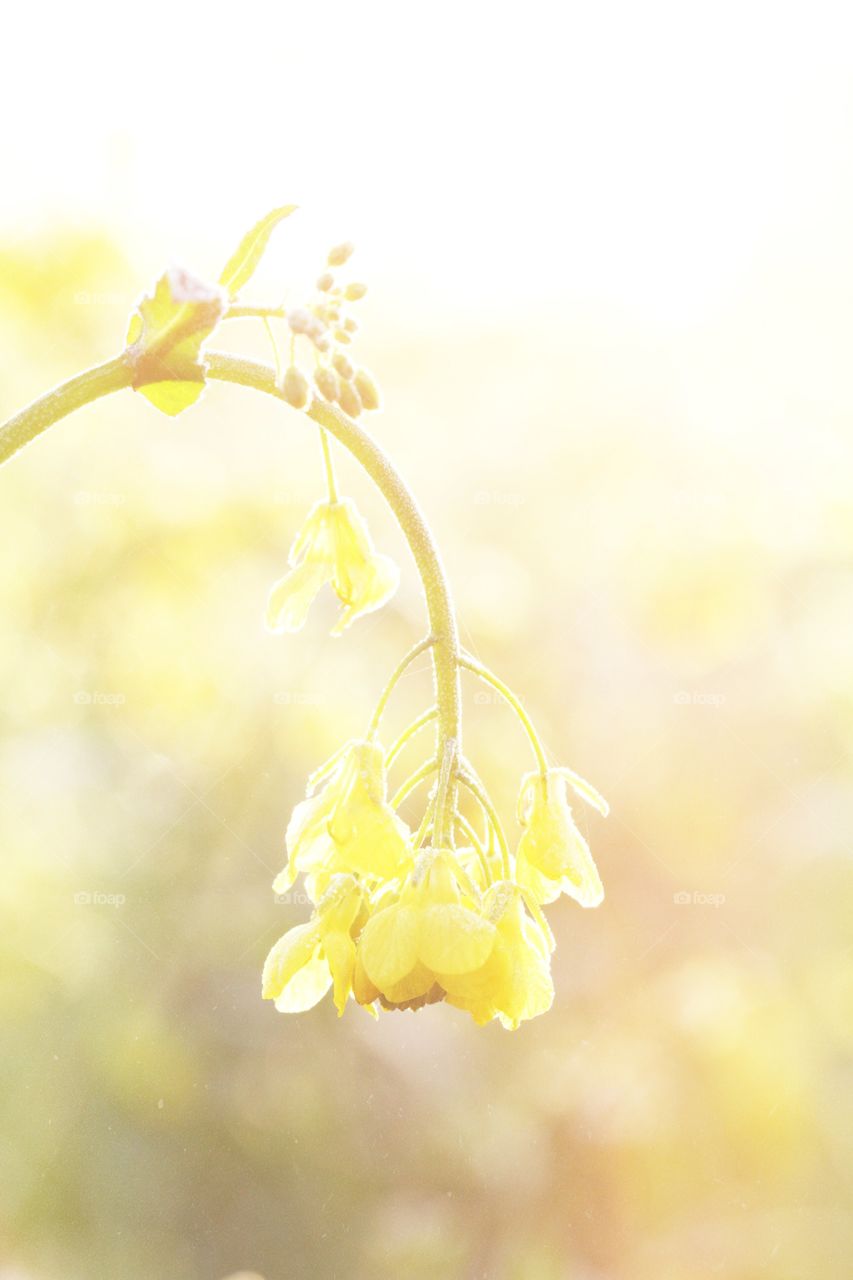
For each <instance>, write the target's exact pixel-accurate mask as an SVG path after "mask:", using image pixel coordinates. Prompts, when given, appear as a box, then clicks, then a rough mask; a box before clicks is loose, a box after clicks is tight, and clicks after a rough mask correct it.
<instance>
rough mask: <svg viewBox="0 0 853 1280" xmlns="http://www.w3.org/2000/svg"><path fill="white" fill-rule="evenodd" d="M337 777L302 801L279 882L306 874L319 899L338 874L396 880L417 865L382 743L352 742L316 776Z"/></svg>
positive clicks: (277, 885) (279, 888) (278, 886)
mask: <svg viewBox="0 0 853 1280" xmlns="http://www.w3.org/2000/svg"><path fill="white" fill-rule="evenodd" d="M330 768H331V775H332V776H331V777H330V778H329V780H328V781H327V782H326V785H325V787H324V788H323V790H322V791H321V792H320V794H319V795H316V796H310V797H309V799H307V800H303V801H301V802H300V803H299V804H298V805H297V806H296V808H295V809H294V811H293V815H292V817H291V819H290V822H289V824H288V827H287V835H286V837H285V840H286V844H287V851H288V855H289V860H288V863H287V866H286V867H285V869H284V870H283V871H282V872H281V874H280V875H279V876H277V877H276V880H275V882H274V884H273V888H274V890H275V892H276V893H283V892H284V891H285V890H286V889H289V888H290V886H291V885H292V884H293V882H294V880H295V879H296V877H297V875H298V874H299V873H300V872H302V873H305V874H306V875H308V876H310V877H311V883H310V884H309V892H311V891H312V890H315V892H312V896H313V897H316V893H317V892H320V893H321V892H322V891H323V889H324V887H325V883H326V882H327V881H328V877H329V876H331V875H333V874H335V873H336V872H349V873H351V874H353V875H358V876H364V877H373V878H376V879H381V880H392V879H395V878H396V877H397V876H400V875H405V874H406V873H407V872H408V871H409V870H410V868H411V865H412V854H411V851H410V849H409V843H408V841H409V829H408V827H407V826H406V824H405V822H403V820H402V819H401V818H398V817H397V815H396V813H395V812H394V810H393V809H392V808H391V806H390V804H388V802H387V800H386V794H387V783H386V775H385V756H384V754H383V751H382V748H381V747H380V746H379V744H378V743H376V742H350V743H348V744H347V745H346V747H344V749H343V750H342V751H341V752H340V753H338V755H337V756H333V757H332V760H331V761H330V764H329V766H326V767H325V768H324V769H321V770H319V771H318V774H317V775H315V776H317V777H319V778H322V777H323V775H324V773H326V772H327V771H328V770H329V769H330Z"/></svg>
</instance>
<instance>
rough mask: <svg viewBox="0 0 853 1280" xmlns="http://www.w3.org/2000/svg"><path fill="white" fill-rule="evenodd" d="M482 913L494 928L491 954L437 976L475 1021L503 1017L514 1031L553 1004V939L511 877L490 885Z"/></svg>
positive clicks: (450, 996) (449, 996)
mask: <svg viewBox="0 0 853 1280" xmlns="http://www.w3.org/2000/svg"><path fill="white" fill-rule="evenodd" d="M483 913H484V915H485V917H486V919H487V920H489V921H490V923H491V924H493V925H494V927H495V930H496V936H495V945H494V947H493V948H492V951H491V953H490V955H489V957H488V959H487V960H486V961H485V963H484V964H483V965H481V967H480V968H479V969H474V970H472V971H470V972H468V973H463V974H458V975H450V974H441V975H440V976H439V981H440V982H441V985H442V986H443V987H444V990H445V991H446V993H447V1001H448V1003H449V1004H452V1005H455V1006H456V1007H457V1008H458V1009H465V1010H466V1011H467V1012H468V1013H470V1014H471V1016H472V1018H473V1019H474V1021H475V1022H476V1023H478V1024H480V1025H482V1024H483V1023H486V1022H490V1021H491V1019H492V1018H499V1019H500V1021H501V1023H502V1024H503V1025H504V1026H505V1027H507V1028H508V1029H509V1030H513V1031H514V1030H515V1029H516V1028H517V1027H518V1026H519V1024H520V1023H521V1022H523V1021H525V1020H526V1019H528V1018H535V1017H536V1016H537V1015H538V1014H540V1013H547V1012H548V1010H549V1009H550V1008H551V1005H552V1003H553V1000H554V983H553V982H552V980H551V952H552V950H553V946H554V943H553V938H552V937H551V932H550V930H549V929H548V926H547V924H546V923H545V919H544V916H542V914H541V912H538V913H537V915H538V918H536V917H534V915H533V914H531V912H530V910H529V909H528V907H527V906H526V904H525V901H524V893H523V891H522V890H521V889H519V887H518V885H515V884H512V883H511V882H509V881H507V880H499V881H498V882H497V883H496V884H493V885H492V887H491V888H490V889H489V891H488V893H487V894H486V897H485V901H484V903H483Z"/></svg>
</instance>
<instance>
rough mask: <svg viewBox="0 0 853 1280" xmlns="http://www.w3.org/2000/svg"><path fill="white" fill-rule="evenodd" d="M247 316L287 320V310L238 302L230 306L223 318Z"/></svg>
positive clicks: (230, 318)
mask: <svg viewBox="0 0 853 1280" xmlns="http://www.w3.org/2000/svg"><path fill="white" fill-rule="evenodd" d="M245 316H260V317H261V319H262V320H266V319H268V318H270V317H272V318H273V319H276V320H286V319H287V311H286V310H285V308H284V307H244V306H242V305H240V304H237V305H232V306H230V307H229V308H228V310H227V311H226V312H225V315H224V316H223V317H222V319H223V320H239V319H241V318H243V317H245Z"/></svg>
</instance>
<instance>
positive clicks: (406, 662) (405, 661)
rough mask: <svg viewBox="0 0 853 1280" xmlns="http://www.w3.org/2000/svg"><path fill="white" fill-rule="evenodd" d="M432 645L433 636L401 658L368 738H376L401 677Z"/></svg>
mask: <svg viewBox="0 0 853 1280" xmlns="http://www.w3.org/2000/svg"><path fill="white" fill-rule="evenodd" d="M431 644H432V636H425V637H424V639H423V640H419V641H418V643H417V644H416V645H413V646H412V648H411V649H410V650H409V652H408V653H407V654H406V656H405V657H404V658H401V660H400V661H399V662H398V663H397V665H396V667H395V668H394V670H393V671H392V673H391V678H390V680H389V681H388V683H387V684H386V686H385V688H384V689H383V690H382V695H381V697H380V699H379V701H378V702H377V704H376V710H375V711H374V713H373V715H372V716H371V719H370V724H369V725H368V728H367V736H368V738H372V737H374V735H375V734H376V732H377V730H378V729H379V722H380V721H381V719H382V715H383V712H384V711H385V708H386V707H387V705H388V699H389V698H390V697H391V694H392V693H393V692H394V690H395V688H396V687H397V682H398V680H399V679H400V677H401V676H402V675H404V674H405V673H406V671H407V670H408V669H409V667H410V666H411V664H412V663H413V662H414V660H415V658H417V657H420V655H421V654H422V653H423V651H424V649H428V648H429V647H430V645H431ZM389 763H390V758H389Z"/></svg>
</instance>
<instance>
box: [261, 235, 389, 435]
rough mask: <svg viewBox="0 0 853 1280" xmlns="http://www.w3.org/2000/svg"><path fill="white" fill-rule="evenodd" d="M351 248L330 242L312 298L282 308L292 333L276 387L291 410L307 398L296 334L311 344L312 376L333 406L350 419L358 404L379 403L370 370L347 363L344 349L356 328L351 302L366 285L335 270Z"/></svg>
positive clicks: (308, 392) (375, 406)
mask: <svg viewBox="0 0 853 1280" xmlns="http://www.w3.org/2000/svg"><path fill="white" fill-rule="evenodd" d="M353 249H354V246H353V245H352V244H351V243H350V242H349V241H346V242H344V243H343V244H338V245H335V247H334V248H333V249H331V250H330V251H329V254H328V257H327V259H326V269H325V270H324V271H323V273H322V274H321V275H320V276H319V278H318V280H317V284H316V290H317V292H316V295H315V297H314V300H313V301H312V302H311V303H310V305H309V306H307V307H295V308H293V309H292V310H291V311H288V313H287V323H288V326H289V328H290V332H291V334H292V341H291V360H290V364H289V365H288V367H287V369H286V370H285V371H284V374H283V376H282V379H281V391H282V395H283V396H284V398H285V400H286V401H287V402H288V404H290V405H293V407H294V409H304V408H305V407H306V405H307V404H308V402H309V400H310V398H311V384H310V382H309V380H308V378H307V377H306V375H305V374H304V373H303V371H302V370H301V369H300V368H299V366H298V365H297V363H296V341H297V339H298V338H304V339H306V340H307V341H308V342H309V343H310V344H311V348H312V350H313V355H314V370H313V374H312V379H313V383H314V388H315V389H316V392H317V393H318V394H319V395H320V396H321V397H322V399H323V400H326V401H328V402H329V403H330V404H337V405H339V406H340V407H341V409H342V410H343V411H344V413H346V414H347V415H348V416H349V417H350V418H356V417H358V415H359V414H360V413H361V411H362V409H368V410H372V409H378V408H379V407H380V396H379V388H378V387H377V385H376V382H375V381H374V379H373V377H372V375H371V374H370V373H368V371H367V369H363V368H359V367H358V366H357V365H355V364H353V362H352V360H351V359H350V357H349V355H348V353H347V351H346V348H347V347H349V346H350V344H351V343H352V340H353V337H354V336H355V334H356V333H357V332H358V321H357V320H356V319H355V317H354V316H352V315H351V314H350V307H351V304H353V303H357V302H360V301H361V299H362V298H363V297H364V295H365V294H366V293H367V285H366V284H362V283H361V282H360V281H351V282H350V283H348V284H345V283H342V282H340V281H339V280H338V279H337V277H336V275H335V269H337V268H339V267H343V266H345V265H346V263H347V262H348V261H349V259H350V257H351V256H352V253H353Z"/></svg>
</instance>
